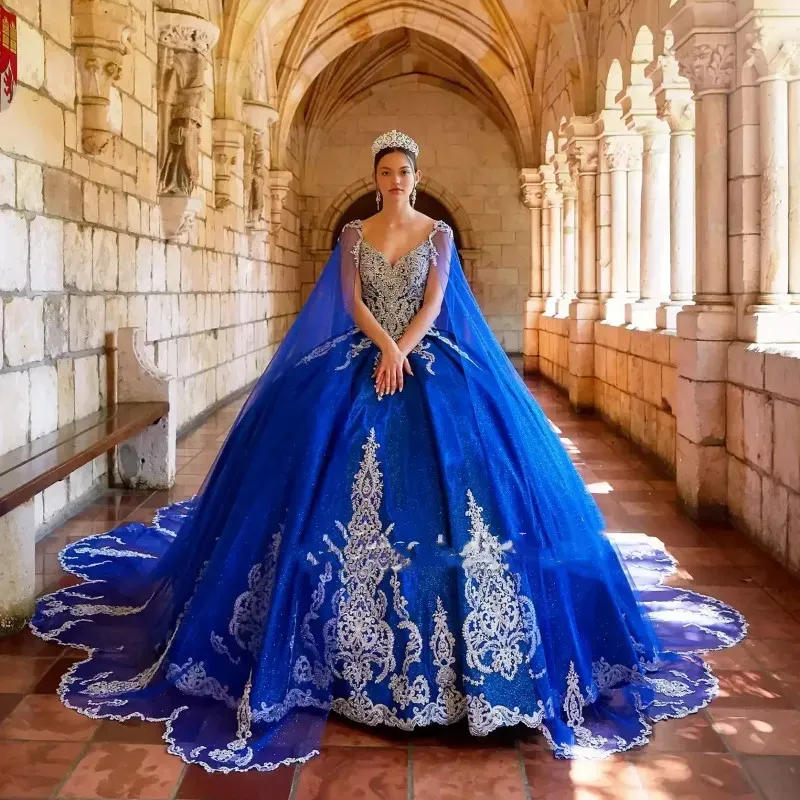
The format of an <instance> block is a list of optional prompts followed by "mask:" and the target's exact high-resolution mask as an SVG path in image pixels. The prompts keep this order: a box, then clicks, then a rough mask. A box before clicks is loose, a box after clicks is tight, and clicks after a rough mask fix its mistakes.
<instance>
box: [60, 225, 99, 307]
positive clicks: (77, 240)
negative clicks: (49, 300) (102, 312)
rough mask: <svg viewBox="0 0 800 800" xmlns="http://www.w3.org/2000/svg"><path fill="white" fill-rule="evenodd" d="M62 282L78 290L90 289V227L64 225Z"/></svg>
mask: <svg viewBox="0 0 800 800" xmlns="http://www.w3.org/2000/svg"><path fill="white" fill-rule="evenodd" d="M64 284H65V285H66V286H68V287H70V288H73V289H77V290H78V291H79V292H89V291H91V289H92V229H91V228H87V227H84V226H82V225H76V224H75V223H73V222H67V223H66V224H65V225H64Z"/></svg>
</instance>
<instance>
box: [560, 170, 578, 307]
mask: <svg viewBox="0 0 800 800" xmlns="http://www.w3.org/2000/svg"><path fill="white" fill-rule="evenodd" d="M556 180H557V181H558V188H559V190H560V191H561V197H562V199H563V208H564V211H563V220H562V226H561V231H562V244H561V259H562V264H563V269H562V276H563V285H562V288H563V293H562V295H561V300H560V301H559V306H558V315H559V316H567V314H568V313H569V304H570V303H571V302H572V301H573V300H574V299H575V296H576V289H575V287H576V284H577V277H578V276H577V272H578V261H577V251H578V247H577V245H578V219H577V206H578V187H577V185H576V184H575V181H574V179H573V176H572V175H571V173H570V170H569V166H568V165H567V164H566V163H565V164H564V165H563V166H562V167H561V168H559V170H558V172H557V173H556Z"/></svg>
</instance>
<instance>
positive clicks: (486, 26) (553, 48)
mask: <svg viewBox="0 0 800 800" xmlns="http://www.w3.org/2000/svg"><path fill="white" fill-rule="evenodd" d="M587 3H588V4H589V7H588V8H587ZM593 6H599V2H596V1H595V0H225V3H224V8H225V17H226V19H225V23H226V24H225V25H224V28H223V38H222V41H221V42H220V47H219V48H218V56H219V57H220V59H221V62H222V64H223V65H225V66H226V69H223V70H220V71H219V72H218V75H219V77H218V80H219V81H221V82H222V86H220V87H219V88H222V89H223V90H224V87H225V84H226V83H227V85H228V86H230V84H231V78H234V81H233V82H234V83H235V84H238V85H240V81H241V80H242V78H241V76H242V74H243V73H244V72H246V70H247V65H246V63H245V62H246V61H247V58H246V56H245V55H244V54H246V53H248V52H249V50H250V48H251V46H252V41H253V40H254V38H261V39H262V40H264V39H265V40H266V48H265V49H266V50H267V51H268V60H269V62H270V70H271V72H272V74H271V75H270V76H269V81H268V83H269V85H270V88H271V91H270V94H271V95H274V96H271V97H270V98H269V100H270V102H271V103H272V104H273V105H275V106H276V107H277V108H278V111H279V114H280V117H279V122H278V125H277V131H276V132H277V136H276V137H275V138H274V140H273V153H274V157H275V158H276V159H277V160H278V161H280V158H281V154H282V153H283V152H285V148H286V144H287V142H288V138H289V135H290V132H291V130H292V126H293V125H294V124H296V122H297V121H298V119H301V120H302V122H303V126H304V128H305V129H306V131H307V132H308V134H309V138H308V140H307V141H306V142H304V148H305V151H306V155H307V154H308V153H309V152H313V149H314V141H313V139H314V131H315V130H319V129H320V128H321V127H322V126H324V125H325V124H326V123H327V122H330V121H331V120H333V119H335V118H336V117H337V116H338V115H340V114H342V113H345V112H346V109H347V108H348V107H349V106H351V105H352V104H353V103H354V102H357V100H358V98H359V96H363V95H364V93H365V92H369V91H370V90H371V89H373V88H374V87H375V86H377V85H378V84H381V83H383V82H386V81H394V80H402V79H403V77H404V76H407V75H410V74H415V75H417V76H421V77H422V79H424V80H432V81H438V82H442V83H443V84H445V85H447V86H448V87H450V88H452V90H453V91H456V92H458V93H460V94H462V95H464V96H466V97H468V99H469V100H470V101H471V102H474V103H476V104H477V105H479V106H480V107H481V108H482V109H483V110H485V112H486V113H487V115H489V116H490V117H491V118H492V119H493V120H495V121H496V122H497V123H498V125H499V126H500V127H501V128H502V129H504V130H506V131H508V134H509V137H510V139H511V141H512V143H513V145H514V148H515V150H516V152H517V155H518V158H519V161H520V163H521V164H522V163H532V162H533V160H535V154H536V151H537V148H538V141H539V124H540V109H539V104H540V99H541V96H542V89H543V87H542V84H543V80H544V75H545V67H546V60H547V59H552V58H554V57H557V58H559V59H560V60H561V61H562V62H563V63H564V64H565V65H566V66H567V68H568V70H569V72H570V75H571V77H572V84H573V85H572V88H571V93H572V101H573V105H574V108H575V110H576V112H578V113H585V112H584V107H585V106H586V105H587V104H588V103H589V102H591V95H592V90H593V88H594V76H593V75H591V74H589V73H590V69H589V67H588V65H589V64H590V63H591V62H592V59H591V58H589V57H588V54H587V53H586V52H585V47H584V42H585V41H586V36H585V31H586V29H587V25H589V24H590V21H591V19H592V14H591V11H592V7H593ZM589 87H591V88H589ZM228 94H230V92H228ZM223 102H224V101H223ZM298 114H299V115H301V116H300V117H298Z"/></svg>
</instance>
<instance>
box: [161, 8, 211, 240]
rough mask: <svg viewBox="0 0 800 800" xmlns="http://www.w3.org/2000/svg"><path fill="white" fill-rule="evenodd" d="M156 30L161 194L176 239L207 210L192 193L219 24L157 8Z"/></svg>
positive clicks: (169, 234) (168, 232)
mask: <svg viewBox="0 0 800 800" xmlns="http://www.w3.org/2000/svg"><path fill="white" fill-rule="evenodd" d="M156 28H157V31H158V134H159V135H158V154H159V155H158V194H159V205H160V206H161V220H162V229H163V232H164V236H165V237H166V238H167V239H169V240H174V239H179V238H182V237H184V236H185V235H186V234H188V233H189V231H190V230H191V229H192V227H193V226H194V221H195V218H196V216H197V214H198V213H199V212H200V211H201V209H202V208H203V199H202V198H200V197H194V196H193V194H194V190H195V188H196V186H197V182H198V180H199V177H200V139H201V136H200V129H201V128H202V126H203V121H204V117H203V110H202V108H201V106H202V103H203V98H204V97H205V93H206V79H205V74H206V68H207V67H208V63H209V62H208V57H209V54H210V52H211V50H212V49H213V48H214V46H215V45H216V43H217V39H218V38H219V28H217V27H216V26H215V25H212V23H210V22H208V21H207V20H204V19H203V18H202V17H197V16H194V15H193V14H184V13H180V12H175V11H156Z"/></svg>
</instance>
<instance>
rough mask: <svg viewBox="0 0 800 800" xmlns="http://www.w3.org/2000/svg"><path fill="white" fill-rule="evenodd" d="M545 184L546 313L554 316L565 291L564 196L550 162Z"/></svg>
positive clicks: (546, 171) (545, 171) (545, 172)
mask: <svg viewBox="0 0 800 800" xmlns="http://www.w3.org/2000/svg"><path fill="white" fill-rule="evenodd" d="M542 183H543V186H544V205H545V206H546V208H547V218H548V219H547V233H548V240H549V245H548V248H547V251H548V261H549V266H550V270H549V273H550V285H549V287H548V292H547V298H546V300H545V314H547V315H548V316H551V317H554V316H556V315H557V314H558V304H559V301H560V300H561V294H562V292H563V284H562V274H563V273H562V260H561V240H562V235H563V234H562V230H561V209H562V205H563V198H562V197H561V192H559V191H558V184H557V183H556V173H555V168H554V167H553V165H552V164H548V165H546V166H545V167H543V168H542Z"/></svg>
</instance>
